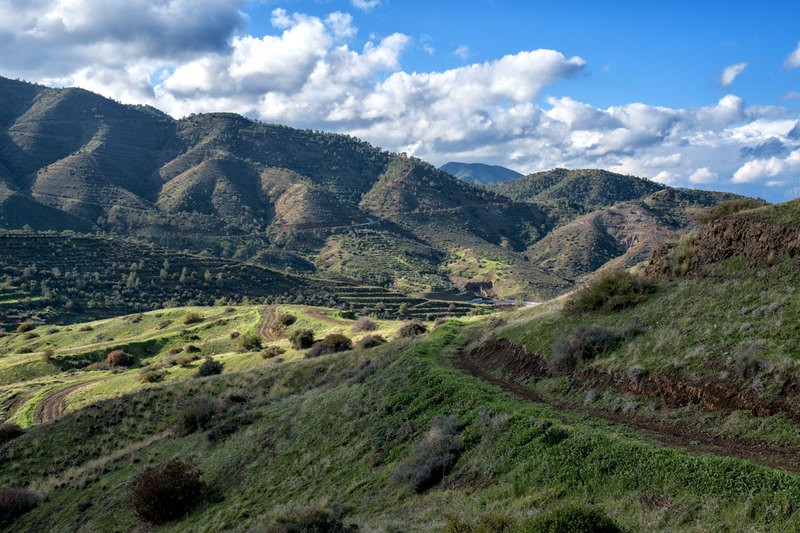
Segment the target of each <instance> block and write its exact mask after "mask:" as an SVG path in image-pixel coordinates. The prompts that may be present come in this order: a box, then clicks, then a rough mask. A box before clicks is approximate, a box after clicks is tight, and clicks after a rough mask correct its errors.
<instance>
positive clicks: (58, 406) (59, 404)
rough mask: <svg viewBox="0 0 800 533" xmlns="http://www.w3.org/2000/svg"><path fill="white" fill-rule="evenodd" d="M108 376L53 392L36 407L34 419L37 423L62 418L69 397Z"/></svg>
mask: <svg viewBox="0 0 800 533" xmlns="http://www.w3.org/2000/svg"><path fill="white" fill-rule="evenodd" d="M106 379H108V378H100V379H93V380H90V381H83V382H81V383H76V384H75V385H70V386H69V387H67V388H66V389H62V390H60V391H58V392H56V393H53V394H51V395H50V396H48V397H47V398H45V399H44V400H42V403H40V404H39V407H37V408H36V413H35V414H34V415H33V421H34V422H35V423H36V424H41V423H44V422H51V421H53V420H56V419H57V418H61V417H62V416H63V415H64V412H65V411H66V410H67V397H68V396H69V395H70V394H72V393H73V392H75V391H76V390H78V389H82V388H83V387H88V386H89V385H93V384H95V383H98V382H100V381H105V380H106Z"/></svg>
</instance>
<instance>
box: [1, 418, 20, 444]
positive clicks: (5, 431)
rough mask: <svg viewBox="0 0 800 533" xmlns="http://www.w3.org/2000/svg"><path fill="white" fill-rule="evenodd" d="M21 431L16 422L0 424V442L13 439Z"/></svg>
mask: <svg viewBox="0 0 800 533" xmlns="http://www.w3.org/2000/svg"><path fill="white" fill-rule="evenodd" d="M23 433H24V430H23V429H22V428H21V427H19V425H18V424H14V423H13V422H6V423H5V424H0V444H3V443H5V442H9V441H11V440H14V439H16V438H17V437H19V436H20V435H22V434H23Z"/></svg>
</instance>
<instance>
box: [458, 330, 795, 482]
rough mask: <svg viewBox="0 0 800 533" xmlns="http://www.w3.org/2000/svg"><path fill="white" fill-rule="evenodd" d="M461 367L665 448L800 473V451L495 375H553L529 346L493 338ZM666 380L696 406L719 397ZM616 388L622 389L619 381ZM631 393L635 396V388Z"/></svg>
mask: <svg viewBox="0 0 800 533" xmlns="http://www.w3.org/2000/svg"><path fill="white" fill-rule="evenodd" d="M456 367H457V368H458V369H460V370H462V371H463V372H465V373H467V374H470V375H472V376H474V377H477V378H479V379H481V380H483V381H486V382H488V383H492V384H493V385H496V386H498V387H500V388H503V389H505V390H507V391H509V392H512V393H514V394H516V395H517V396H519V397H521V398H524V399H526V400H530V401H534V402H537V403H544V404H547V405H551V406H553V407H556V408H557V409H560V410H564V411H568V412H573V413H581V414H586V415H591V416H594V417H598V418H602V419H605V420H609V421H611V422H615V423H618V424H623V425H626V426H629V427H632V428H634V429H637V430H640V431H642V432H643V433H644V434H645V435H646V436H647V437H649V438H650V439H652V440H653V441H655V442H658V443H659V444H662V445H664V446H669V447H673V448H681V449H686V450H690V451H695V452H696V451H700V452H705V453H710V454H714V455H720V456H726V457H737V458H742V459H748V460H751V461H753V462H756V463H759V464H763V465H766V466H770V467H774V468H782V469H784V470H789V471H792V472H800V449H798V448H796V447H792V448H789V447H780V446H776V445H773V444H768V443H764V442H758V441H748V440H744V439H734V438H732V437H724V436H720V435H715V434H711V433H709V432H706V431H703V430H701V429H698V428H697V427H693V426H688V425H686V424H678V423H674V422H669V421H666V420H661V419H658V418H655V417H645V416H637V415H635V414H630V413H629V414H623V413H616V412H609V411H604V410H602V409H598V408H593V407H590V406H581V405H573V404H569V403H567V402H564V401H560V400H558V399H555V398H551V397H545V396H543V395H541V394H539V393H537V392H536V391H534V390H532V389H530V388H528V387H526V386H524V385H522V384H520V383H518V382H517V381H514V380H512V379H510V378H505V377H500V376H499V375H497V374H495V373H492V372H498V371H500V372H502V374H504V375H511V376H515V377H518V378H530V377H545V376H548V375H550V374H549V370H548V369H547V366H546V364H545V362H544V359H543V358H541V357H539V356H537V355H535V354H530V353H529V352H526V351H525V349H524V348H523V347H521V346H518V345H515V344H513V343H511V342H510V341H508V340H506V339H493V340H490V341H488V342H487V343H485V344H483V345H482V346H481V347H479V348H477V349H475V350H472V351H469V352H463V353H461V354H460V356H459V358H458V360H457V362H456ZM581 377H583V379H584V381H588V379H589V375H588V374H587V375H584V376H581V375H580V374H578V375H576V376H575V380H576V382H578V383H580V380H581ZM593 377H594V378H597V377H598V376H597V375H596V374H595V375H594V376H593ZM665 379H667V381H665V382H664V384H669V385H670V386H665V387H663V388H660V389H659V391H661V392H663V391H668V390H673V391H674V392H675V393H676V396H675V398H676V399H677V398H678V397H680V398H684V399H685V400H688V401H691V400H692V399H693V398H695V397H699V398H704V397H705V398H715V397H716V394H717V392H716V391H714V389H713V388H711V389H709V390H710V391H711V392H708V393H703V392H702V391H695V390H694V388H693V387H692V386H691V385H688V384H684V385H686V386H685V387H683V388H682V387H679V386H677V387H676V386H674V385H675V384H674V382H671V381H670V380H669V378H665ZM657 383H659V380H658V379H656V378H653V384H657ZM614 384H615V385H617V386H618V384H617V383H616V382H614ZM631 390H632V391H633V389H631ZM641 390H642V391H649V387H643V388H641ZM634 392H635V391H634ZM651 392H652V391H651ZM726 395H727V393H725V394H723V395H722V396H723V397H727V396H726ZM700 403H703V402H700ZM723 403H724V402H723ZM703 405H704V406H705V405H706V403H703ZM708 405H712V406H717V407H721V404H719V403H714V402H709V403H708Z"/></svg>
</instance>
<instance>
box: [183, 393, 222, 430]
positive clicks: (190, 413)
mask: <svg viewBox="0 0 800 533" xmlns="http://www.w3.org/2000/svg"><path fill="white" fill-rule="evenodd" d="M217 411H218V406H217V402H215V401H214V400H212V399H211V398H209V397H208V396H206V395H199V396H193V397H191V398H189V399H188V400H186V402H185V403H184V404H183V407H182V408H181V410H180V411H179V412H178V416H177V422H176V424H177V429H178V433H180V434H182V435H189V434H191V433H194V432H195V431H204V430H206V429H207V428H208V427H209V426H210V424H211V420H212V419H213V418H214V415H216V414H217Z"/></svg>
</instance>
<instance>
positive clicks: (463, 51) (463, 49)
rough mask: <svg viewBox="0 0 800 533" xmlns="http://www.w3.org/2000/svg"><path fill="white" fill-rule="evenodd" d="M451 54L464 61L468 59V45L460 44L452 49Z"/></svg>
mask: <svg viewBox="0 0 800 533" xmlns="http://www.w3.org/2000/svg"><path fill="white" fill-rule="evenodd" d="M453 55H454V56H456V57H457V58H459V59H460V60H461V61H466V60H467V59H469V46H467V45H466V44H462V45H460V46H459V47H458V48H456V49H455V50H453Z"/></svg>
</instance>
